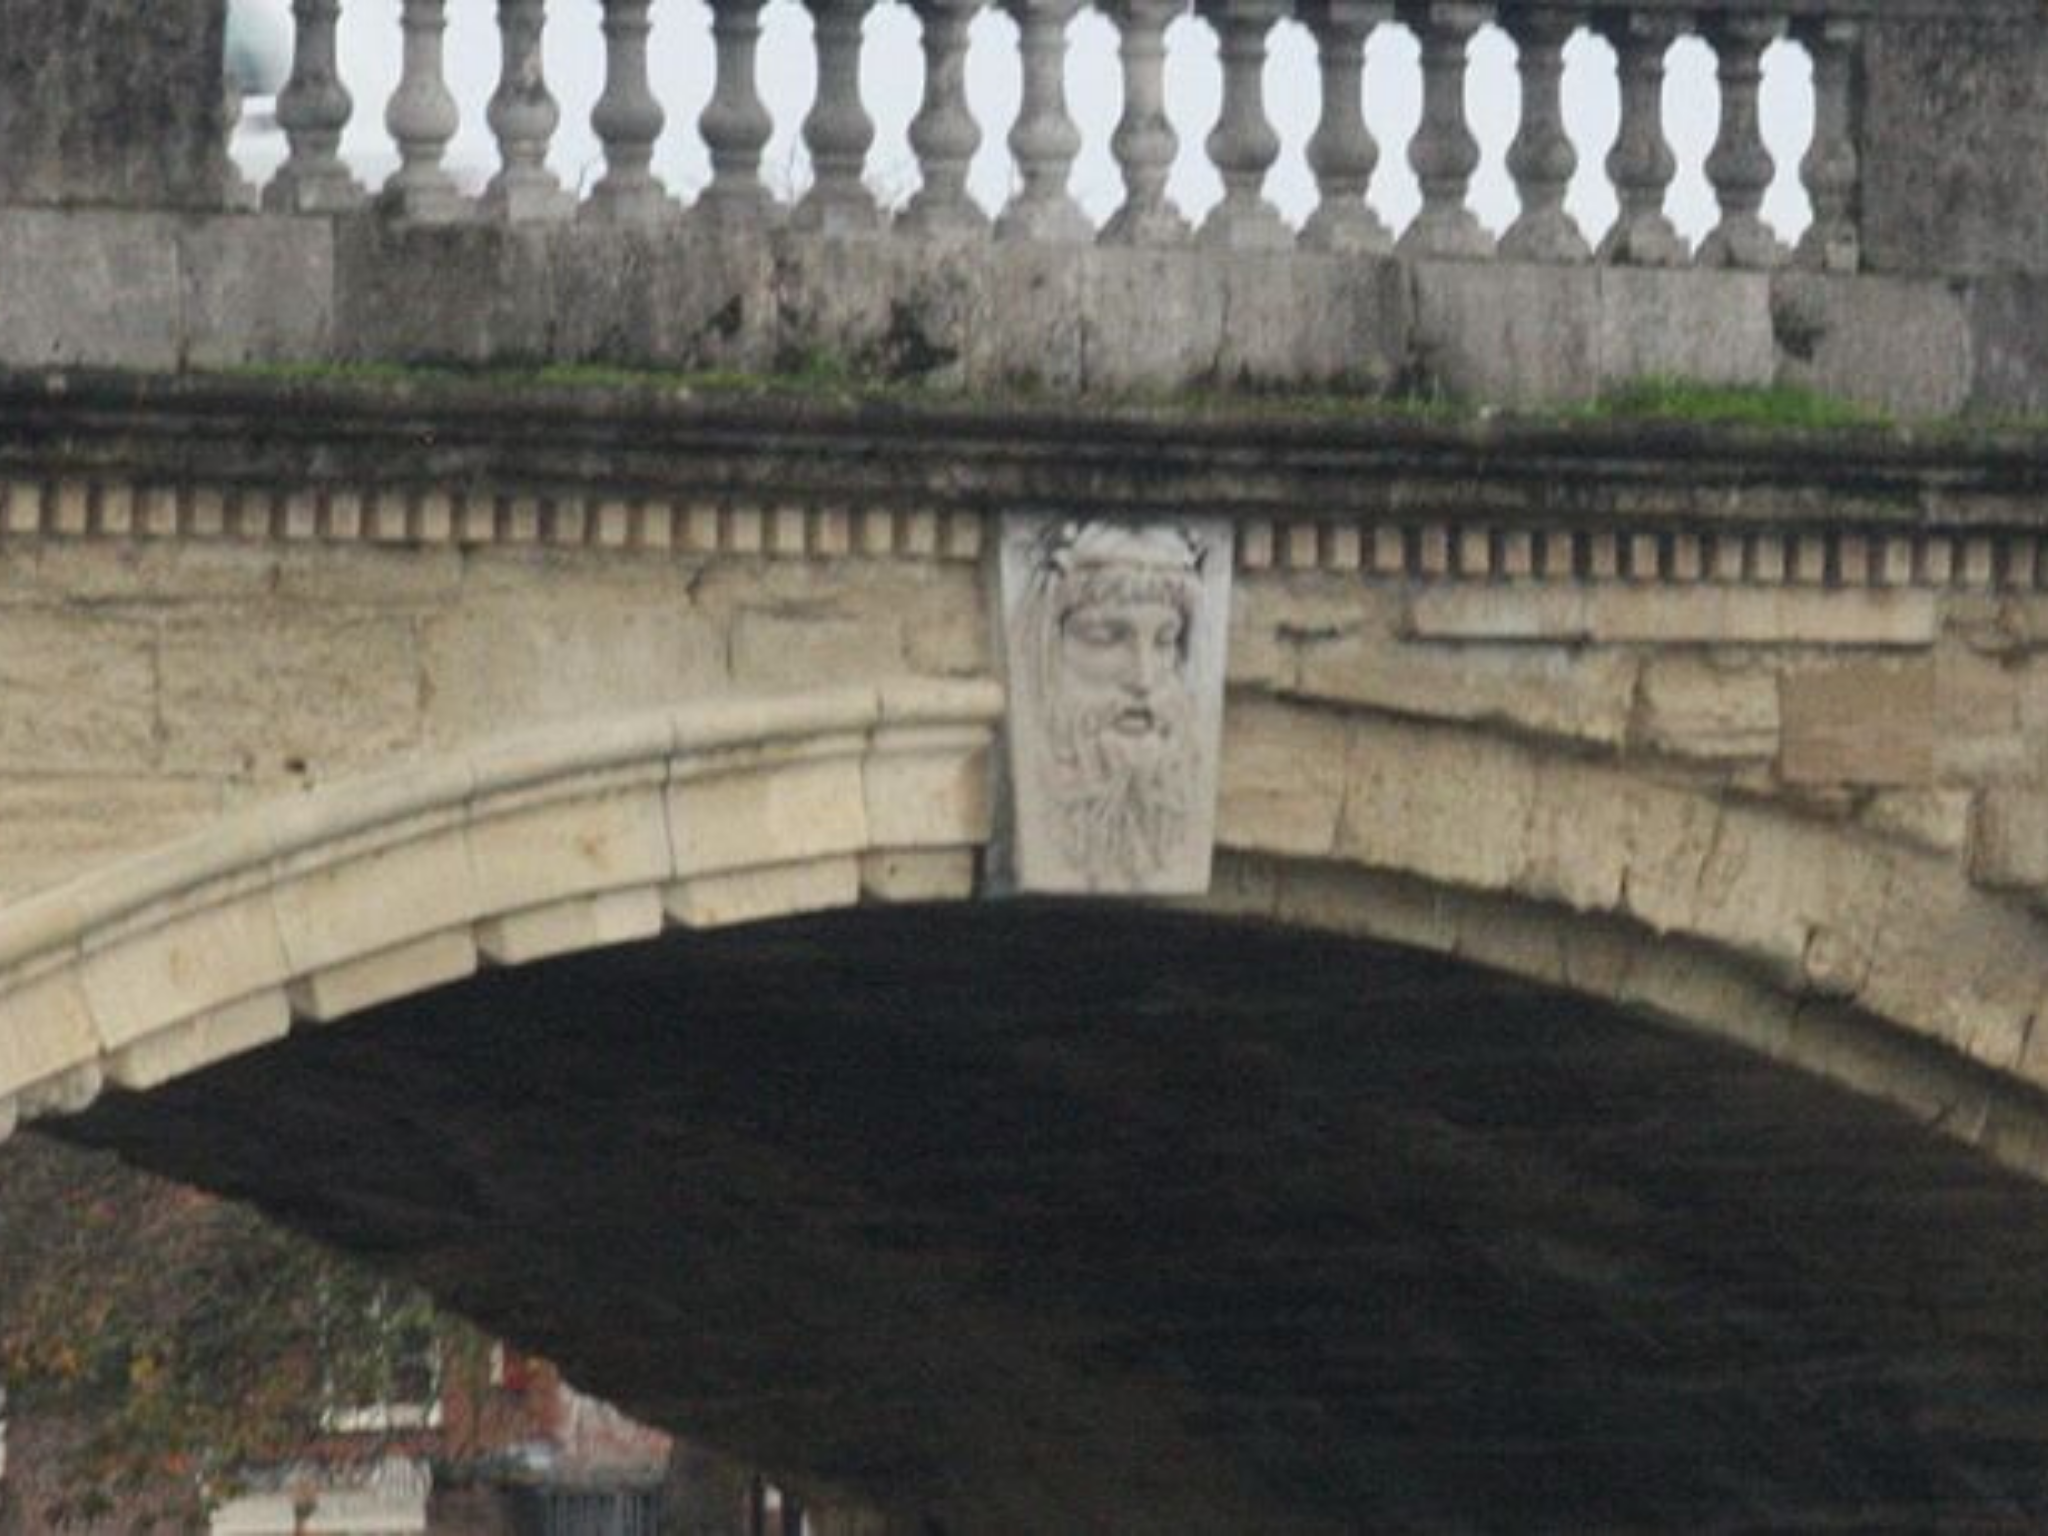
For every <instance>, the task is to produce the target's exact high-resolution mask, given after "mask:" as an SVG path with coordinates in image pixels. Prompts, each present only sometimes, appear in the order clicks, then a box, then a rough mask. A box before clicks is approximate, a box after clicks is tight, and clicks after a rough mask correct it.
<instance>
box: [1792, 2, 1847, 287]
mask: <svg viewBox="0 0 2048 1536" xmlns="http://www.w3.org/2000/svg"><path fill="white" fill-rule="evenodd" d="M1798 36H1799V40H1800V41H1801V42H1802V43H1804V44H1805V45H1806V51H1807V53H1808V54H1809V55H1811V57H1812V59H1813V144H1812V147H1810V148H1809V149H1808V150H1807V152H1806V158H1805V159H1804V160H1802V161H1801V162H1800V163H1799V172H1800V175H1801V176H1802V177H1803V178H1804V179H1805V182H1806V195H1807V196H1808V197H1809V198H1811V199H1812V200H1813V222H1812V223H1811V224H1810V225H1808V226H1807V229H1806V234H1805V237H1804V238H1803V239H1801V240H1800V242H1799V252H1798V260H1799V264H1800V265H1801V266H1804V267H1817V268H1819V269H1821V270H1822V271H1826V272H1854V271H1855V270H1856V269H1857V268H1858V267H1860V266H1861V265H1862V264H1863V253H1862V245H1861V238H1860V235H1859V233H1858V231H1857V227H1856V222H1857V221H1856V183H1857V177H1858V175H1859V174H1860V172H1861V169H1862V167H1861V165H1860V163H1859V160H1858V157H1857V154H1856V123H1855V106H1854V91H1855V73H1856V48H1857V44H1858V43H1859V42H1860V41H1861V37H1862V29H1861V27H1860V25H1859V24H1858V23H1856V22H1854V21H1808V22H1802V23H1801V24H1800V26H1799V30H1798Z"/></svg>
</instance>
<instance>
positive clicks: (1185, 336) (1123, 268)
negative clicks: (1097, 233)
mask: <svg viewBox="0 0 2048 1536" xmlns="http://www.w3.org/2000/svg"><path fill="white" fill-rule="evenodd" d="M1084 266H1085V269H1086V271H1087V274H1088V276H1087V287H1086V289H1085V290H1084V293H1083V297H1082V313H1083V314H1084V315H1085V316H1086V317H1087V331H1086V333H1085V334H1084V336H1083V338H1082V356H1083V357H1084V358H1085V359H1086V361H1087V373H1086V378H1085V382H1084V387H1085V388H1087V389H1089V390H1091V391H1095V392H1106V393H1114V392H1117V391H1121V390H1142V389H1185V388H1186V387H1187V386H1188V385H1190V384H1193V383H1205V382H1211V381H1213V380H1214V377H1215V371H1216V364H1217V360H1218V359H1219V358H1220V357H1221V356H1222V355H1223V311H1224V297H1225V293H1226V277H1225V271H1224V266H1223V263H1221V262H1217V261H1203V262H1195V261H1190V260H1188V259H1186V257H1185V255H1179V254H1176V253H1175V252H1173V251H1156V250H1143V249H1123V248H1119V247H1111V246H1102V247H1097V248H1096V249H1095V250H1093V251H1091V252H1089V253H1088V255H1087V257H1086V259H1085V262H1084Z"/></svg>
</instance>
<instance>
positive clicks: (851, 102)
mask: <svg viewBox="0 0 2048 1536" xmlns="http://www.w3.org/2000/svg"><path fill="white" fill-rule="evenodd" d="M872 3H873V0H804V6H805V8H806V9H807V10H809V11H810V13H811V24H812V32H813V35H814V36H815V37H816V39H817V46H818V99H817V100H816V101H815V102H813V103H812V104H811V115H810V116H809V117H807V118H805V119H804V146H805V147H806V148H807V149H809V150H810V152H811V166H812V168H813V170H814V171H815V172H816V174H817V180H816V181H814V182H813V183H812V184H811V190H810V191H809V192H807V193H805V194H804V198H803V201H802V202H800V203H798V204H797V205H796V209H795V211H794V212H793V213H792V215H791V220H792V222H793V223H794V224H795V225H796V226H797V227H798V228H800V229H810V230H821V231H823V232H825V233H827V234H835V235H848V234H862V233H865V232H867V231H869V230H874V229H878V228H880V226H881V210H880V209H878V208H877V207H876V206H875V198H874V194H873V193H871V192H870V191H868V189H867V185H866V184H865V183H864V182H863V181H862V180H861V171H862V169H863V168H864V167H865V166H866V164H867V158H868V146H869V145H870V144H872V143H874V140H875V125H874V121H873V119H871V118H870V117H869V116H868V114H867V109H866V108H865V107H863V106H862V105H861V100H860V31H861V24H862V22H863V21H864V20H866V18H867V13H868V7H869V5H871V4H872Z"/></svg>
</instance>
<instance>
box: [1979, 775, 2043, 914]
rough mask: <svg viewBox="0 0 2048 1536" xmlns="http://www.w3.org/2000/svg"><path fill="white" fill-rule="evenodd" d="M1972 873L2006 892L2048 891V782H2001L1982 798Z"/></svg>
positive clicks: (1987, 883) (1980, 879)
mask: <svg viewBox="0 0 2048 1536" xmlns="http://www.w3.org/2000/svg"><path fill="white" fill-rule="evenodd" d="M1970 872H1971V874H1973V875H1974V876H1975V877H1976V879H1977V880H1978V882H1979V883H1980V884H1983V885H1989V886H1994V887H1997V888H1999V889H2002V890H2032V891H2048V785H2041V784H2024V785H2022V784H2000V785H1995V786H1993V787H1992V788H1990V789H1987V790H1985V791H1984V792H1983V793H1982V794H1980V795H1979V796H1978V797H1977V811H1976V816H1975V818H1974V822H1973V826H1972V831H1971V838H1970Z"/></svg>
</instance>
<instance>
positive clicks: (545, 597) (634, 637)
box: [420, 569, 727, 742]
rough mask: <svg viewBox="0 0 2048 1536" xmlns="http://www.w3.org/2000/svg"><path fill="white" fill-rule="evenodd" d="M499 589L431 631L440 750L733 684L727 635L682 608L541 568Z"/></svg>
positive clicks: (431, 731)
mask: <svg viewBox="0 0 2048 1536" xmlns="http://www.w3.org/2000/svg"><path fill="white" fill-rule="evenodd" d="M621 574H622V576H624V573H621ZM625 579H627V580H628V581H630V577H626V578H625ZM496 580H497V582H498V586H497V590H495V591H493V592H491V593H490V594H489V595H488V596H484V595H479V596H477V597H475V598H473V599H472V600H471V601H468V602H465V603H463V604H461V605H460V606H456V607H452V608H450V609H449V610H448V611H446V612H445V613H442V614H440V615H439V616H437V617H434V618H431V619H428V620H427V621H425V622H424V624H423V625H422V638H421V646H420V665H421V668H422V671H423V673H424V677H425V687H426V699H425V724H426V730H427V733H428V735H429V737H430V738H431V739H432V740H434V741H437V742H452V741H468V740H475V739H477V738H479V737H484V736H488V735H493V734H496V733H498V732H501V731H506V730H510V729H514V728H516V727H518V726H520V725H526V724H541V723H544V722H551V721H561V720H571V719H576V718H579V717H590V716H595V715H604V714H615V713H624V712H627V711H631V710H638V709H644V708H652V707H658V706H660V705H663V704H669V703H673V702H674V701H676V700H677V699H681V698H688V697H693V696H701V695H704V694H711V693H718V692H721V691H724V690H725V688H726V686H727V683H726V676H727V674H726V637H725V634H724V633H723V631H722V627H721V626H720V625H719V624H718V623H717V622H715V621H713V620H711V619H709V618H706V617H705V616H703V615H701V614H698V613H694V612H692V611H691V610H690V609H689V608H688V606H687V605H686V604H684V603H683V602H681V601H679V600H672V599H671V600H653V599H651V598H650V597H649V596H648V595H646V594H637V593H633V592H631V591H630V590H628V591H624V592H622V591H619V590H618V589H616V588H613V589H612V590H611V591H610V592H609V595H607V591H606V588H605V584H604V583H603V582H601V581H591V580H587V579H586V580H582V581H576V580H570V581H564V582H560V583H551V582H549V581H548V580H547V579H546V575H545V572H544V571H542V570H539V569H534V570H530V571H524V572H514V571H508V570H502V569H501V570H500V571H499V572H498V575H497V578H496Z"/></svg>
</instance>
